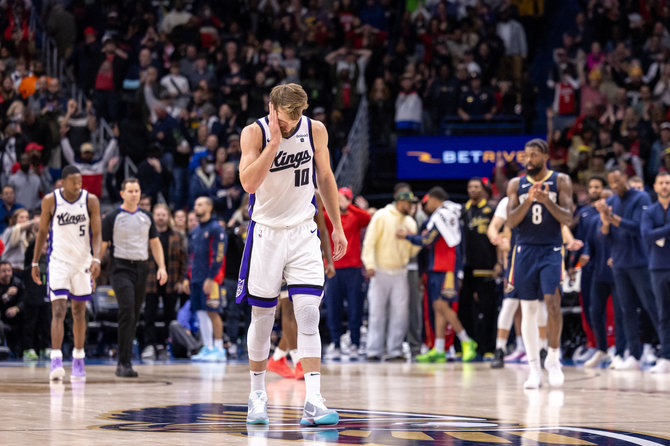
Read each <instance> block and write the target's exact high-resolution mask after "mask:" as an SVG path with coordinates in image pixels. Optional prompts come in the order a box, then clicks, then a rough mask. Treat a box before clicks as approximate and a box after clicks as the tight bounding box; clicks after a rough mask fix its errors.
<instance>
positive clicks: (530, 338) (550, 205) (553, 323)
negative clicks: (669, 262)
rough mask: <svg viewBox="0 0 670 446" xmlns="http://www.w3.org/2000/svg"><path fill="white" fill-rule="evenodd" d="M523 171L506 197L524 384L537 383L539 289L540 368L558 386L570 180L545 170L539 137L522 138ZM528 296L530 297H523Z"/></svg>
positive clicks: (539, 379) (545, 151)
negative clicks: (544, 342) (542, 316)
mask: <svg viewBox="0 0 670 446" xmlns="http://www.w3.org/2000/svg"><path fill="white" fill-rule="evenodd" d="M525 154H526V157H527V161H526V164H527V168H526V172H527V175H526V176H524V177H520V178H514V179H513V180H512V181H510V183H509V186H508V189H507V196H508V197H509V204H508V219H507V222H508V225H509V226H510V227H511V228H514V227H518V233H517V240H516V246H515V247H514V254H513V257H512V270H513V274H514V277H513V284H514V287H515V288H516V290H517V294H518V296H519V298H520V299H521V312H522V323H521V332H522V334H523V339H524V342H525V344H526V354H527V357H528V363H529V365H530V375H529V377H528V380H526V382H525V383H524V387H525V388H530V389H533V388H538V387H540V386H541V383H542V372H541V369H540V358H539V351H540V349H539V348H538V343H539V336H538V329H537V322H536V320H537V313H538V311H539V307H540V305H541V302H540V301H539V300H538V299H537V295H538V289H539V290H540V291H541V292H542V295H543V296H544V300H545V302H546V304H547V312H548V316H549V317H548V321H547V330H548V338H549V351H548V354H547V359H546V361H545V368H546V369H547V372H548V375H549V384H550V385H552V386H561V385H563V381H564V377H563V372H562V371H561V363H560V359H559V348H560V341H561V329H562V325H563V316H562V315H561V289H560V284H561V278H562V272H563V246H562V245H563V238H562V235H561V225H562V224H563V225H569V224H570V223H571V222H572V206H573V202H572V183H571V181H570V177H568V176H567V175H565V174H562V173H558V172H554V171H550V170H548V169H547V161H548V159H549V147H548V145H547V143H546V141H544V140H542V139H532V140H530V141H528V142H527V143H526V147H525ZM527 299H530V300H527Z"/></svg>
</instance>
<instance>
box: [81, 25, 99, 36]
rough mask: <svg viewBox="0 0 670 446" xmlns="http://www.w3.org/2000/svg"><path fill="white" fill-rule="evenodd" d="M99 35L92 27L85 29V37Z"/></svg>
mask: <svg viewBox="0 0 670 446" xmlns="http://www.w3.org/2000/svg"><path fill="white" fill-rule="evenodd" d="M97 34H98V32H97V31H96V30H95V28H93V27H92V26H87V27H86V28H84V35H85V36H95V35H97Z"/></svg>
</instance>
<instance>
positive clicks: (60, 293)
mask: <svg viewBox="0 0 670 446" xmlns="http://www.w3.org/2000/svg"><path fill="white" fill-rule="evenodd" d="M51 292H52V293H53V295H54V296H67V295H68V294H70V292H69V291H68V290H51Z"/></svg>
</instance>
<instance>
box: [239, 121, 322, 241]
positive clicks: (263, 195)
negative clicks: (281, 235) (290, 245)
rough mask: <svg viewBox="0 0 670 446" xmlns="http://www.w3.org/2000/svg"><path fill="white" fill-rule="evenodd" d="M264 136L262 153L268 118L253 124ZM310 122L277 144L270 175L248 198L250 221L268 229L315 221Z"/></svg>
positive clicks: (268, 131)
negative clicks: (257, 126)
mask: <svg viewBox="0 0 670 446" xmlns="http://www.w3.org/2000/svg"><path fill="white" fill-rule="evenodd" d="M256 123H257V124H258V125H259V126H260V127H261V130H262V132H263V149H264V148H265V145H266V144H267V143H268V141H270V128H269V127H268V118H267V117H265V118H262V119H259V120H258V121H256ZM314 166H315V165H314V141H313V139H312V122H311V121H310V119H309V118H307V117H306V116H301V117H300V122H299V123H298V126H297V128H296V130H295V131H294V133H293V135H291V136H290V137H288V138H283V137H282V140H281V142H280V143H279V148H278V149H277V155H275V159H274V161H273V162H272V166H271V167H270V172H269V173H268V174H267V176H266V177H265V179H264V180H263V182H262V183H261V185H260V186H259V187H258V189H256V193H255V194H251V196H250V197H249V218H251V219H252V220H253V221H255V222H257V223H260V224H262V225H265V226H269V227H271V228H292V227H294V226H297V225H299V224H301V223H303V222H305V221H307V220H311V219H313V218H314V215H315V213H316V197H315V196H314V191H315V188H316V172H315V170H314Z"/></svg>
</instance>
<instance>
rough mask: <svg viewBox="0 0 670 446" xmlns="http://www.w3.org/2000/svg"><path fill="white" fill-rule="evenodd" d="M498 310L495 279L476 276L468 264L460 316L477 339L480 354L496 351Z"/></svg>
mask: <svg viewBox="0 0 670 446" xmlns="http://www.w3.org/2000/svg"><path fill="white" fill-rule="evenodd" d="M475 293H477V299H475ZM497 310H498V297H497V295H496V282H495V279H494V278H492V277H474V274H473V269H472V268H471V267H468V266H466V267H465V271H464V277H463V287H462V288H461V293H460V297H459V300H458V318H459V319H460V320H461V323H462V324H463V328H465V331H467V332H468V335H470V336H471V337H472V338H473V339H474V340H475V341H477V344H478V347H477V353H479V354H480V355H483V354H484V353H490V352H493V351H495V341H496V325H497Z"/></svg>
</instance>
